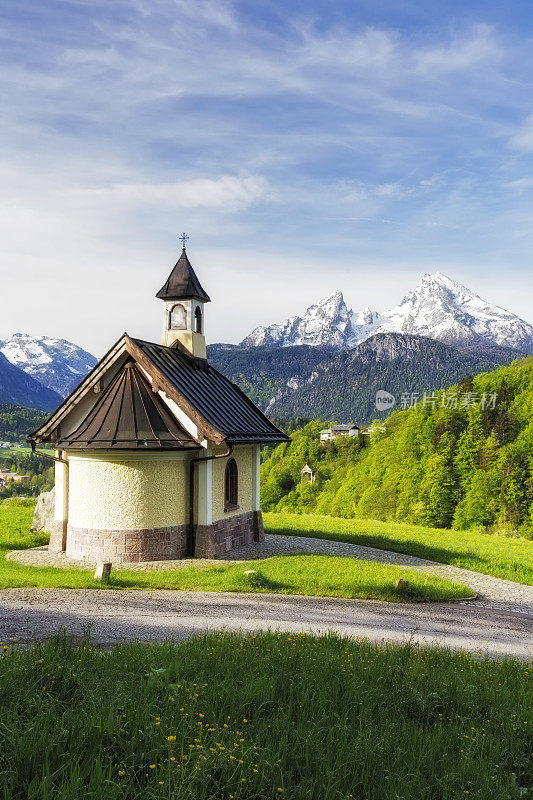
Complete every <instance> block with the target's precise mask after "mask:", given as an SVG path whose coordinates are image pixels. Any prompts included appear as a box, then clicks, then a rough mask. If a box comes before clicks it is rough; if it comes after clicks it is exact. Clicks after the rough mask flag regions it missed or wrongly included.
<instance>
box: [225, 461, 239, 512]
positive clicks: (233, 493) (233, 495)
mask: <svg viewBox="0 0 533 800" xmlns="http://www.w3.org/2000/svg"><path fill="white" fill-rule="evenodd" d="M238 507H239V474H238V471H237V464H236V463H235V459H234V458H230V460H229V461H228V463H227V464H226V474H225V476H224V511H232V510H233V509H235V508H238Z"/></svg>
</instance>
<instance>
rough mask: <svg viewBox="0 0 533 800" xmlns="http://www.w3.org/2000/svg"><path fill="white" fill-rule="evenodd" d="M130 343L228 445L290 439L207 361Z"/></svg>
mask: <svg viewBox="0 0 533 800" xmlns="http://www.w3.org/2000/svg"><path fill="white" fill-rule="evenodd" d="M132 342H133V343H134V344H135V345H136V346H137V347H138V348H139V350H140V351H141V352H142V354H143V355H144V356H145V357H146V358H147V359H148V361H149V362H151V363H152V364H153V365H154V366H155V367H156V368H157V369H158V370H159V372H161V374H162V375H163V376H164V377H165V378H166V380H167V381H168V382H169V383H170V384H171V385H172V386H174V387H175V389H176V390H177V391H178V392H179V393H180V395H181V396H182V397H183V398H185V400H186V401H187V402H188V403H189V404H190V405H191V406H192V407H193V408H194V409H195V411H197V412H198V414H199V415H200V416H201V418H202V419H203V420H205V421H206V422H207V423H208V424H209V425H211V426H212V427H213V428H214V429H216V430H217V431H220V433H222V434H223V436H224V440H225V441H227V442H228V443H230V444H246V443H250V444H253V443H264V444H267V443H273V444H275V443H277V442H286V441H288V440H289V437H288V436H286V435H285V434H284V433H282V432H281V431H280V430H279V429H278V428H276V426H275V425H274V424H273V423H272V422H270V420H269V419H268V418H267V417H265V415H264V414H263V413H262V412H261V411H260V410H259V409H258V408H257V406H256V405H254V403H252V401H251V400H250V399H249V398H248V397H247V396H246V395H245V394H244V392H242V391H241V389H239V387H238V386H235V384H233V383H231V381H230V380H228V378H226V377H224V375H222V374H221V373H220V372H218V371H217V370H216V369H215V368H214V367H212V366H211V365H210V364H209V363H208V362H207V361H205V360H203V359H195V358H192V356H189V355H186V354H185V353H183V352H182V351H180V350H177V349H175V348H173V347H164V346H163V345H159V344H153V343H152V342H145V341H143V340H142V339H133V338H132Z"/></svg>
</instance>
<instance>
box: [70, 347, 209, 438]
mask: <svg viewBox="0 0 533 800" xmlns="http://www.w3.org/2000/svg"><path fill="white" fill-rule="evenodd" d="M60 444H61V446H62V447H67V448H68V449H69V450H70V449H73V450H102V449H104V450H186V449H189V448H194V449H198V443H197V442H196V441H195V440H194V439H193V438H192V436H190V435H189V434H188V433H187V432H186V431H185V430H184V428H182V426H181V425H180V424H179V422H178V421H177V420H176V419H175V418H174V417H173V415H172V414H171V413H170V411H169V410H168V408H167V407H166V405H165V403H164V402H163V401H162V400H161V398H160V397H159V396H158V395H157V394H155V393H154V392H153V391H152V387H151V386H150V384H149V382H148V380H147V379H146V378H145V376H144V375H143V373H142V370H141V369H140V367H139V366H138V365H137V364H136V362H135V361H133V360H129V361H127V362H126V364H124V366H123V367H122V369H121V370H119V372H118V373H117V375H116V376H115V377H114V378H113V380H112V381H111V383H110V384H109V386H108V387H107V389H106V390H105V391H104V392H103V394H102V396H101V397H100V398H99V400H98V402H97V403H96V405H95V406H94V408H93V409H92V411H90V413H89V414H88V415H87V417H86V418H85V419H84V420H83V422H82V423H81V424H80V425H79V426H78V428H77V429H76V430H75V431H73V432H72V433H70V434H68V436H67V437H65V439H63V440H62V441H61V443H60Z"/></svg>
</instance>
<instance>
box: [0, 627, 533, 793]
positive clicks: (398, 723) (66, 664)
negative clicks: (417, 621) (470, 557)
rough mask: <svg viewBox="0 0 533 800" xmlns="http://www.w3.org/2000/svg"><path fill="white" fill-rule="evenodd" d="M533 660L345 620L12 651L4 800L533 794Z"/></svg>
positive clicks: (5, 684) (5, 705)
mask: <svg viewBox="0 0 533 800" xmlns="http://www.w3.org/2000/svg"><path fill="white" fill-rule="evenodd" d="M531 709H532V705H531V668H530V666H527V665H524V664H520V663H518V662H514V661H511V660H503V661H498V662H497V661H489V660H485V659H483V658H474V657H470V656H468V655H464V654H454V655H452V654H450V653H449V652H446V651H441V650H418V649H416V648H414V647H409V646H407V647H401V648H397V647H392V646H376V645H372V644H367V643H356V642H354V641H351V640H348V639H340V638H337V637H334V636H328V637H324V638H319V639H316V638H314V637H308V636H303V635H296V636H295V635H285V634H278V635H274V634H263V635H258V636H250V637H244V638H243V637H240V636H235V635H226V636H224V635H211V636H202V637H199V638H196V639H193V640H190V641H188V642H186V643H183V644H179V645H172V644H164V645H156V646H154V647H150V646H146V645H144V646H143V645H139V644H132V645H127V646H121V647H119V648H116V649H114V650H112V651H110V652H105V651H104V652H103V651H96V650H94V649H93V648H92V647H91V646H90V644H89V643H88V642H86V643H85V644H84V645H82V646H79V647H74V646H71V645H69V644H68V643H67V642H66V641H64V640H57V641H55V642H52V643H49V644H47V645H45V646H43V647H40V646H37V647H35V648H34V649H31V650H25V651H23V650H20V651H18V650H17V649H16V648H15V649H12V648H10V647H9V648H8V649H7V650H6V651H5V653H4V656H3V657H2V658H0V775H1V776H2V777H1V778H0V797H2V798H3V800H8V798H9V800H52V798H53V800H74V798H76V800H89V798H90V799H91V800H119V798H120V800H163V798H166V799H167V800H170V799H172V800H178V799H179V800H200V798H201V800H257V799H258V798H280V797H282V798H286V799H287V800H289V799H290V800H315V798H316V800H339V798H343V800H348V798H357V800H459V798H468V800H474V799H475V800H514V798H517V799H518V798H526V800H527V798H528V797H532V796H533V769H532V760H531V753H532V739H531V726H532V724H533V716H532V710H531Z"/></svg>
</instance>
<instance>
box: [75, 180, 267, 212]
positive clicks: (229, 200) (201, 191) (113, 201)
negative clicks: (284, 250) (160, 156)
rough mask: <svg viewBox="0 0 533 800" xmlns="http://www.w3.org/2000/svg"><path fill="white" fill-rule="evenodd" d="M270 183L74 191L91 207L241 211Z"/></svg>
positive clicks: (126, 185) (182, 183)
mask: <svg viewBox="0 0 533 800" xmlns="http://www.w3.org/2000/svg"><path fill="white" fill-rule="evenodd" d="M267 192H268V184H267V181H266V180H265V179H264V178H262V177H260V176H254V175H251V176H248V177H243V178H239V177H236V176H234V175H222V176H220V177H218V178H194V179H192V180H186V181H174V182H172V183H116V184H113V185H111V186H106V187H99V188H95V189H92V188H85V189H81V190H74V191H73V192H72V193H69V194H72V197H73V198H75V199H76V200H77V201H78V202H81V203H86V204H87V205H89V206H94V207H97V206H100V205H101V203H102V202H103V203H106V204H109V205H113V206H115V207H116V206H123V207H126V208H127V207H129V206H138V207H139V208H142V207H146V206H147V205H150V206H154V205H155V206H161V207H165V206H166V207H169V206H170V207H173V208H215V209H221V210H222V211H228V212H232V211H238V210H241V209H243V208H246V207H247V206H249V205H251V204H252V203H255V202H257V201H258V200H260V199H261V198H263V197H264V196H265V195H266V194H267Z"/></svg>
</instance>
